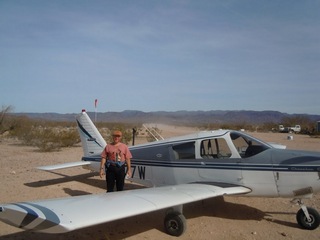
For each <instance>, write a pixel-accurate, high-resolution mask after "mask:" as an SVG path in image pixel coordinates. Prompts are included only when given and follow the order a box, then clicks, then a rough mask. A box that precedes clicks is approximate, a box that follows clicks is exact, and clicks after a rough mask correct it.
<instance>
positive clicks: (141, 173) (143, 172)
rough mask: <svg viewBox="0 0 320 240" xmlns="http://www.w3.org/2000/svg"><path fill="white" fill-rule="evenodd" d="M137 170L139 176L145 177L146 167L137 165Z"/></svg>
mask: <svg viewBox="0 0 320 240" xmlns="http://www.w3.org/2000/svg"><path fill="white" fill-rule="evenodd" d="M138 172H139V178H140V179H143V180H144V179H145V177H146V167H141V166H138Z"/></svg>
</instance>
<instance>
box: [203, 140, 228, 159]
mask: <svg viewBox="0 0 320 240" xmlns="http://www.w3.org/2000/svg"><path fill="white" fill-rule="evenodd" d="M200 155H201V157H202V158H230V157H231V150H230V148H229V146H228V144H227V142H226V140H225V139H224V138H212V139H206V140H203V141H202V142H201V145H200Z"/></svg>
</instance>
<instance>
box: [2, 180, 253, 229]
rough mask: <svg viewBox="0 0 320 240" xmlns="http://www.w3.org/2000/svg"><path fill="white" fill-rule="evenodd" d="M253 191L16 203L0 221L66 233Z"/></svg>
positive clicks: (195, 187) (194, 190)
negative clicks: (186, 204)
mask: <svg viewBox="0 0 320 240" xmlns="http://www.w3.org/2000/svg"><path fill="white" fill-rule="evenodd" d="M250 191H251V190H250V189H248V188H246V187H242V186H215V185H211V184H206V183H194V184H181V185H174V186H165V187H158V188H144V189H137V190H127V191H122V192H114V193H103V194H97V195H84V196H76V197H67V198H60V199H49V200H43V201H34V202H23V203H13V204H7V205H2V206H0V220H2V221H4V222H6V223H8V224H10V225H13V226H16V227H19V228H23V229H30V230H34V231H40V232H46V233H63V232H69V231H73V230H76V229H80V228H84V227H89V226H93V225H97V224H101V223H106V222H110V221H113V220H117V219H122V218H126V217H130V216H135V215H139V214H143V213H147V212H152V211H156V210H160V209H164V208H169V207H173V206H179V205H182V204H185V203H190V202H195V201H199V200H203V199H207V198H211V197H217V196H223V195H232V194H245V193H248V192H250Z"/></svg>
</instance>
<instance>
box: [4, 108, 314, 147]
mask: <svg viewBox="0 0 320 240" xmlns="http://www.w3.org/2000/svg"><path fill="white" fill-rule="evenodd" d="M12 109H13V108H12V107H11V106H6V107H2V110H1V112H0V137H11V138H15V139H17V140H19V141H20V142H21V143H22V144H24V145H29V146H34V147H37V148H38V149H39V151H44V152H48V151H58V150H60V149H61V148H64V147H72V146H76V145H77V144H79V143H80V137H79V133H78V130H77V126H76V123H75V122H69V121H50V120H43V119H33V118H28V117H26V116H17V115H14V114H11V112H12ZM95 124H96V126H97V128H98V130H99V131H100V133H101V134H102V136H103V137H104V138H105V139H106V141H107V142H111V141H112V136H111V132H112V131H114V130H120V131H122V133H123V137H122V141H123V142H124V143H126V144H128V143H129V142H131V141H133V140H134V139H133V138H134V137H135V136H140V137H141V136H142V137H145V138H146V140H147V141H149V142H150V141H154V140H155V138H154V136H153V132H154V131H156V132H158V133H160V134H161V129H158V128H155V129H153V128H151V129H149V131H147V130H146V129H144V128H143V126H142V124H139V123H137V124H132V123H121V122H118V123H114V122H112V123H108V122H97V123H95ZM279 124H283V125H285V126H294V125H295V124H300V125H301V127H302V132H301V133H304V134H309V135H313V136H317V133H316V132H315V123H314V122H312V121H310V120H309V119H308V118H306V117H301V116H296V117H287V118H284V119H282V122H281V123H274V122H265V123H263V124H259V125H253V124H251V123H249V122H239V123H212V124H203V125H201V124H198V125H197V126H194V125H193V127H197V128H198V129H201V130H213V129H221V128H222V129H234V130H240V129H245V130H246V131H258V132H270V131H272V129H278V125H279ZM191 125H192V124H191Z"/></svg>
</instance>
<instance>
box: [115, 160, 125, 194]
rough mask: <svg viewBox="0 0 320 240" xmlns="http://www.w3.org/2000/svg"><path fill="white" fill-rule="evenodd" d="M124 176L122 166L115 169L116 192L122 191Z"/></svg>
mask: <svg viewBox="0 0 320 240" xmlns="http://www.w3.org/2000/svg"><path fill="white" fill-rule="evenodd" d="M125 175H126V171H125V167H124V165H122V166H121V167H120V168H118V169H117V173H116V184H117V191H122V190H123V186H124V177H125Z"/></svg>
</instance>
